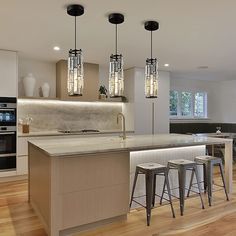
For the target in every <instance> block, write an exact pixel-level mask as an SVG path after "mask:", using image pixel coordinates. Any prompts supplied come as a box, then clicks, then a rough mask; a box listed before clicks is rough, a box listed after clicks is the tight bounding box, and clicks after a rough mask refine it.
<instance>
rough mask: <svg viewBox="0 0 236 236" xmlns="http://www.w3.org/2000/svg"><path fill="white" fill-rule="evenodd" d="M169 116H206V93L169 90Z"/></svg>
mask: <svg viewBox="0 0 236 236" xmlns="http://www.w3.org/2000/svg"><path fill="white" fill-rule="evenodd" d="M170 116H171V117H176V118H206V117H207V93H206V92H196V93H193V92H188V91H176V90H171V91H170Z"/></svg>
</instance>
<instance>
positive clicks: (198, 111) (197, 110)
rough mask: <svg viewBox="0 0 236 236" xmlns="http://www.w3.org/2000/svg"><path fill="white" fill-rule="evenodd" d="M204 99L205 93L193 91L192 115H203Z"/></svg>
mask: <svg viewBox="0 0 236 236" xmlns="http://www.w3.org/2000/svg"><path fill="white" fill-rule="evenodd" d="M204 100H205V93H195V99H194V103H195V104H194V116H197V117H204V116H205V114H204Z"/></svg>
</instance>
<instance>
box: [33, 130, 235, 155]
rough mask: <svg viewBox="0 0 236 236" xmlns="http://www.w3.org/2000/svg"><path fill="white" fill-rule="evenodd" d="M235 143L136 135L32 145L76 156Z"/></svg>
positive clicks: (179, 136)
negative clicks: (124, 138)
mask: <svg viewBox="0 0 236 236" xmlns="http://www.w3.org/2000/svg"><path fill="white" fill-rule="evenodd" d="M228 142H231V143H232V139H219V138H209V137H198V136H191V135H179V134H160V135H133V136H128V137H127V139H126V140H122V139H121V138H120V137H117V136H109V137H85V138H78V139H77V138H67V139H57V138H52V139H48V140H34V141H30V143H31V144H33V145H34V146H36V147H37V148H39V149H41V150H42V151H43V152H45V153H46V154H47V155H49V156H57V157H59V156H73V155H83V154H96V153H101V152H123V151H128V152H130V151H138V150H149V149H160V148H173V147H186V146H197V145H213V144H222V143H228Z"/></svg>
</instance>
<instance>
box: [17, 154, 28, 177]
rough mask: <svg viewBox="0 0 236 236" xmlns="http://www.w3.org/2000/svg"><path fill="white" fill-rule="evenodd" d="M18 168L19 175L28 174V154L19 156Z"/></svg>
mask: <svg viewBox="0 0 236 236" xmlns="http://www.w3.org/2000/svg"><path fill="white" fill-rule="evenodd" d="M16 170H17V175H26V174H28V156H17V158H16Z"/></svg>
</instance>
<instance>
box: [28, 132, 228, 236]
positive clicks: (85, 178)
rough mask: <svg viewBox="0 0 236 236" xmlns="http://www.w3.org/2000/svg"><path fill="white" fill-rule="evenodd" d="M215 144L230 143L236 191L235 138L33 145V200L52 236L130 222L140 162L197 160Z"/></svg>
mask: <svg viewBox="0 0 236 236" xmlns="http://www.w3.org/2000/svg"><path fill="white" fill-rule="evenodd" d="M215 144H224V145H225V175H226V183H227V190H228V192H229V193H231V192H232V140H231V139H219V138H209V137H197V136H189V135H177V134H163V135H134V136H128V137H127V139H126V140H122V139H121V138H120V137H115V136H110V137H90V138H89V137H88V138H78V139H70V138H68V139H56V138H52V139H48V140H35V141H30V142H29V201H30V203H31V205H32V206H33V208H34V210H35V211H36V213H37V214H38V216H39V217H40V219H41V220H42V223H43V224H44V227H45V229H46V231H47V232H48V234H49V235H51V236H58V235H60V234H61V235H65V234H67V233H69V232H73V230H75V231H77V230H85V229H89V228H92V227H95V226H98V225H101V224H105V223H109V222H112V221H116V220H121V219H125V218H126V215H127V213H128V212H129V207H128V206H129V197H130V176H131V174H130V172H132V171H131V169H134V168H135V165H136V164H137V163H138V161H137V160H139V161H141V162H144V161H146V160H147V161H150V160H152V161H153V160H154V161H158V160H159V159H155V157H156V156H161V157H162V160H161V161H162V163H163V159H164V161H165V163H166V162H167V161H168V160H169V159H176V158H189V159H193V158H194V156H196V155H202V154H204V150H205V146H206V145H215ZM132 166H133V167H132Z"/></svg>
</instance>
